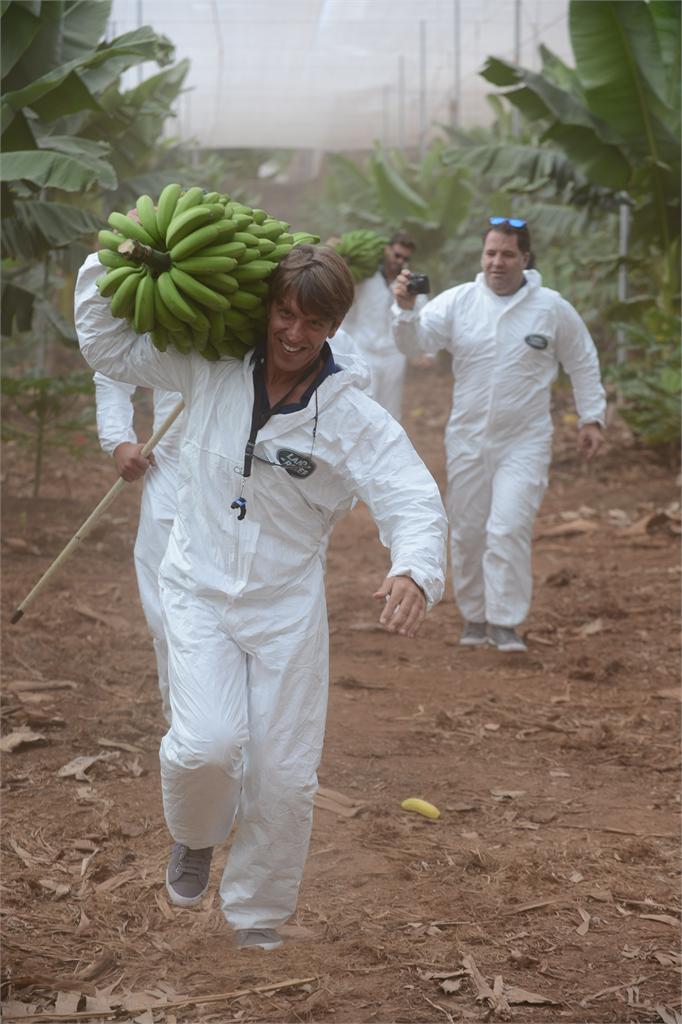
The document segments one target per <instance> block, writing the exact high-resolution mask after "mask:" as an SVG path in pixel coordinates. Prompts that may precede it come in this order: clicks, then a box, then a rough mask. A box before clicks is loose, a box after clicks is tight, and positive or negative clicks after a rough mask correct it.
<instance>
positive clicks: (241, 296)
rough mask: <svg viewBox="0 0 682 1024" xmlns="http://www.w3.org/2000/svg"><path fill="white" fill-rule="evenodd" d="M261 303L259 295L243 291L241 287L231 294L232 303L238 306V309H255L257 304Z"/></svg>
mask: <svg viewBox="0 0 682 1024" xmlns="http://www.w3.org/2000/svg"><path fill="white" fill-rule="evenodd" d="M260 304H261V300H260V299H259V298H258V296H257V295H252V294H251V293H250V292H245V291H242V289H241V288H240V289H239V291H237V292H233V293H232V295H230V305H231V306H236V308H237V309H243V310H253V309H255V308H256V307H257V306H260Z"/></svg>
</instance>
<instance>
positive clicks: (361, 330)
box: [342, 231, 426, 421]
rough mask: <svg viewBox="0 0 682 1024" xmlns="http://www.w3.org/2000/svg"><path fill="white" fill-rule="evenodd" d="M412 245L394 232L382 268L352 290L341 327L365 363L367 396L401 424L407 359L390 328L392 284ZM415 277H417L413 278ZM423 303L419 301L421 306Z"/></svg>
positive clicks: (403, 234) (420, 298)
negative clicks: (367, 375) (368, 383)
mask: <svg viewBox="0 0 682 1024" xmlns="http://www.w3.org/2000/svg"><path fill="white" fill-rule="evenodd" d="M414 250H415V243H414V241H413V240H412V239H411V238H410V237H409V235H407V234H406V233H405V232H404V231H396V232H395V234H394V235H392V236H391V239H390V241H389V242H388V245H386V246H384V256H383V260H382V263H381V266H380V267H379V269H378V270H377V271H376V273H375V274H373V275H372V277H368V278H367V279H366V280H365V281H361V282H360V284H358V285H357V286H356V288H355V298H354V300H353V305H352V306H351V308H350V310H349V312H348V314H347V316H346V318H345V320H344V321H343V324H342V329H343V331H346V332H347V333H348V334H349V335H350V337H351V338H352V339H353V348H354V352H355V353H356V354H357V355H359V356H360V357H361V358H362V359H363V360H364V361H365V363H366V365H367V368H368V369H369V374H370V386H369V393H370V395H371V396H372V398H373V399H374V401H375V402H378V403H379V405H382V406H383V407H384V409H386V410H387V411H388V412H390V414H391V415H392V416H393V418H394V419H396V420H398V421H400V411H401V406H402V400H403V383H404V379H405V366H406V363H407V359H406V358H405V356H404V355H403V354H402V353H401V352H399V351H398V349H397V348H396V344H395V341H394V339H393V331H392V324H391V320H392V318H391V305H392V303H393V292H392V290H391V288H392V285H393V283H394V281H395V280H396V278H397V276H398V274H399V273H400V272H401V270H402V269H403V268H404V267H406V266H407V264H408V263H409V262H410V258H411V256H412V254H413V252H414ZM415 276H416V275H415ZM425 301H426V299H425V297H424V296H423V295H422V296H420V297H419V304H420V306H421V305H423V304H424V302H425Z"/></svg>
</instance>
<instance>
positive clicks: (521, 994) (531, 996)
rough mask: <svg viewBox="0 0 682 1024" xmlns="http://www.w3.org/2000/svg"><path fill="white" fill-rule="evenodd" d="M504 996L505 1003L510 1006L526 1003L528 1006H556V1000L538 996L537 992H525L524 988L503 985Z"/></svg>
mask: <svg viewBox="0 0 682 1024" xmlns="http://www.w3.org/2000/svg"><path fill="white" fill-rule="evenodd" d="M504 994H505V996H506V997H507V1002H508V1003H510V1004H511V1005H512V1006H518V1005H520V1004H521V1003H527V1004H528V1005H529V1006H558V1003H557V1001H556V999H550V997H549V996H541V995H538V993H537V992H527V991H526V990H525V989H524V988H517V986H516V985H505V986H504Z"/></svg>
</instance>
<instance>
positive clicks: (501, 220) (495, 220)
mask: <svg viewBox="0 0 682 1024" xmlns="http://www.w3.org/2000/svg"><path fill="white" fill-rule="evenodd" d="M489 221H490V223H491V224H510V225H511V226H512V227H513V228H525V226H526V222H525V220H517V219H515V218H513V217H490V218H489Z"/></svg>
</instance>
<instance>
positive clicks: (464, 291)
mask: <svg viewBox="0 0 682 1024" xmlns="http://www.w3.org/2000/svg"><path fill="white" fill-rule="evenodd" d="M525 279H526V284H525V285H524V286H522V287H521V288H520V289H519V290H518V291H517V292H515V293H514V295H512V296H503V297H500V296H497V295H496V294H495V293H494V292H493V291H492V290H491V289H489V288H488V287H487V285H486V284H485V279H484V275H483V274H482V273H480V274H479V275H478V276H477V278H476V280H475V281H472V282H469V283H467V284H463V285H459V286H458V287H456V288H450V289H448V290H447V291H445V292H443V293H442V294H441V295H438V296H437V297H436V298H434V299H432V300H431V301H430V302H429V303H427V305H426V306H424V308H423V309H422V310H421V312H417V311H415V310H405V309H401V308H400V307H399V306H398V304H397V303H395V304H394V306H393V316H394V323H393V326H394V333H395V339H396V343H397V345H398V347H399V348H400V349H401V350H402V351H403V352H405V353H406V354H410V355H412V354H415V353H416V352H418V351H420V350H421V351H423V352H430V353H435V352H437V351H438V350H440V349H447V350H448V351H449V352H450V353H451V354H452V371H453V374H454V389H453V396H452V411H451V414H450V419H449V422H448V425H447V427H446V432H445V448H446V455H447V471H448V490H447V499H446V507H447V511H448V519H449V521H450V542H451V555H452V569H453V583H454V591H455V599H456V601H457V604H458V606H459V609H460V611H461V613H462V615H463V617H464V618H465V619H466V620H467V621H469V622H484V621H487V622H491V623H494V624H495V625H498V626H511V627H514V626H517V625H519V624H520V623H521V622H522V621H523V620H524V619H525V617H526V615H527V614H528V610H529V608H530V601H531V594H532V571H531V536H532V529H533V521H534V519H535V515H536V513H537V511H538V509H539V507H540V502H541V501H542V497H543V494H544V492H545V488H546V486H547V473H548V468H549V463H550V459H551V448H552V420H551V415H550V399H551V384H552V382H553V381H554V379H555V378H556V376H557V373H558V368H559V363H561V365H562V366H563V367H564V369H565V370H566V372H567V373H568V374H569V376H570V378H571V385H572V388H573V395H574V399H575V403H576V406H577V409H578V414H579V417H580V419H579V424H580V425H582V424H583V423H600V424H603V423H604V414H605V396H604V389H603V387H602V385H601V380H600V374H599V360H598V357H597V351H596V349H595V346H594V342H593V341H592V338H591V337H590V334H589V332H588V330H587V328H586V327H585V324H584V323H583V321H582V320H581V318H580V317H579V315H578V314H577V313H576V311H575V309H573V307H572V306H571V305H570V304H569V303H568V302H566V300H565V299H563V298H562V297H561V296H560V295H559V294H558V292H555V291H552V290H551V289H549V288H543V287H542V279H541V277H540V275H539V274H538V273H537V271H535V270H526V271H525Z"/></svg>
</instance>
